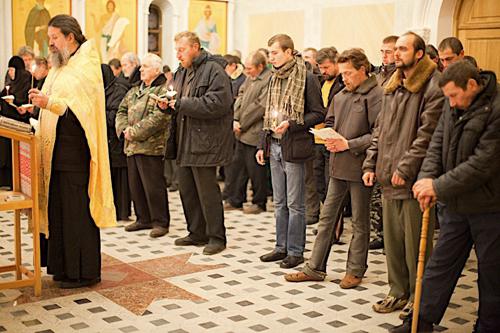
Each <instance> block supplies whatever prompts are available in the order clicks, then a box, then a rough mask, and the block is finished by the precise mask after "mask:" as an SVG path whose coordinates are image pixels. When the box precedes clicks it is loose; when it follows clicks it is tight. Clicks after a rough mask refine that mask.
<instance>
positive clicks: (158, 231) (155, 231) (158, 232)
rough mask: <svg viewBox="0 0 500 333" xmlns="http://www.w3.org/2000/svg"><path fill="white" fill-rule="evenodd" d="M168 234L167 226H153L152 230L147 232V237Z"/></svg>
mask: <svg viewBox="0 0 500 333" xmlns="http://www.w3.org/2000/svg"><path fill="white" fill-rule="evenodd" d="M166 234H168V228H165V227H161V226H154V227H153V230H151V232H150V233H149V237H151V238H157V237H161V236H165V235H166Z"/></svg>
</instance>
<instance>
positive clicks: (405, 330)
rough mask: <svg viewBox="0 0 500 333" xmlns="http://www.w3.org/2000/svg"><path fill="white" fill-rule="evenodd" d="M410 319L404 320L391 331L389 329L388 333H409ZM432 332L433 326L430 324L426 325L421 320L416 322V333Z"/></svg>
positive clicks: (426, 323)
mask: <svg viewBox="0 0 500 333" xmlns="http://www.w3.org/2000/svg"><path fill="white" fill-rule="evenodd" d="M411 322H412V320H411V318H408V319H405V321H403V323H402V324H401V325H399V326H395V327H393V328H391V329H389V332H390V333H411ZM433 331H434V330H433V325H432V323H428V322H426V321H424V320H422V319H419V320H418V327H417V332H418V333H432V332H433Z"/></svg>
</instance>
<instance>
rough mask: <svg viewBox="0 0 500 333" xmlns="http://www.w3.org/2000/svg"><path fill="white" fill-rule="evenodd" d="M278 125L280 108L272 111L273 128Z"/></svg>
mask: <svg viewBox="0 0 500 333" xmlns="http://www.w3.org/2000/svg"><path fill="white" fill-rule="evenodd" d="M276 127H278V110H276V109H275V108H273V109H272V111H271V129H274V128H276Z"/></svg>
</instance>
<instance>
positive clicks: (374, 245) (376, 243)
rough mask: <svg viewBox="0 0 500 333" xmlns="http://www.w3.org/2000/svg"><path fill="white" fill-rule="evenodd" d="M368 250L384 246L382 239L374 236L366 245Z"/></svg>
mask: <svg viewBox="0 0 500 333" xmlns="http://www.w3.org/2000/svg"><path fill="white" fill-rule="evenodd" d="M368 247H369V249H370V250H380V249H383V248H384V240H383V239H381V238H376V239H374V240H372V241H371V242H370V245H368Z"/></svg>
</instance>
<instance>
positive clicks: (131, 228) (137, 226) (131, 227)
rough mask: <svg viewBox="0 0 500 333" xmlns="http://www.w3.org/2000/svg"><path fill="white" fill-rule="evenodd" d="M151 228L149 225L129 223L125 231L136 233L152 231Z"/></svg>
mask: <svg viewBox="0 0 500 333" xmlns="http://www.w3.org/2000/svg"><path fill="white" fill-rule="evenodd" d="M152 228H153V226H152V225H151V224H143V223H139V222H134V223H130V224H129V225H127V226H126V227H125V231H138V230H144V229H152Z"/></svg>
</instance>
